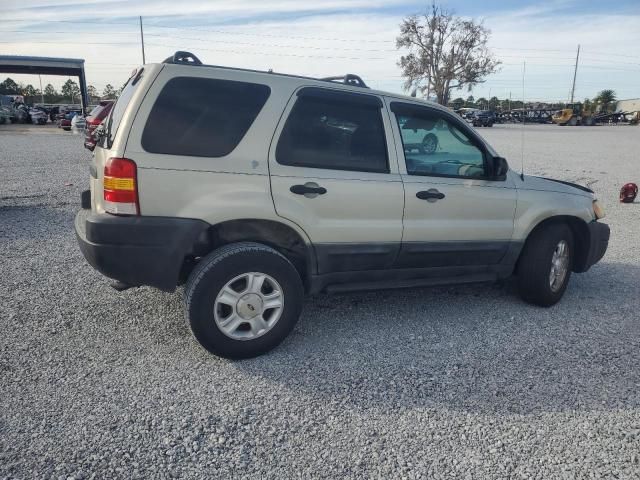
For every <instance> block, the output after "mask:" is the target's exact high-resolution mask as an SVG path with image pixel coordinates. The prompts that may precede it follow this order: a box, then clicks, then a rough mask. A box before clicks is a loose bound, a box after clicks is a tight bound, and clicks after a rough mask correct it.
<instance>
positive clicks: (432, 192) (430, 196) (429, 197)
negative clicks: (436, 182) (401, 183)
mask: <svg viewBox="0 0 640 480" xmlns="http://www.w3.org/2000/svg"><path fill="white" fill-rule="evenodd" d="M416 197H418V198H419V199H420V200H426V201H427V202H437V201H438V200H442V199H443V198H444V197H445V195H444V193H442V192H439V191H438V190H437V189H435V188H430V189H429V190H423V191H421V192H418V193H416Z"/></svg>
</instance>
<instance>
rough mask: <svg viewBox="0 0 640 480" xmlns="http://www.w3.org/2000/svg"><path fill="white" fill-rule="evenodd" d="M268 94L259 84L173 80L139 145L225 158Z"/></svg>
mask: <svg viewBox="0 0 640 480" xmlns="http://www.w3.org/2000/svg"><path fill="white" fill-rule="evenodd" d="M270 93H271V89H270V88H269V87H268V86H267V85H262V84H257V83H246V82H235V81H229V80H218V79H209V78H195V77H176V78H172V79H171V80H169V81H168V82H167V84H166V85H165V86H164V88H163V89H162V91H161V92H160V95H158V98H157V100H156V103H155V104H154V105H153V108H152V109H151V113H150V114H149V118H148V119H147V123H146V125H145V127H144V131H143V133H142V147H143V148H144V149H145V150H146V151H147V152H150V153H162V154H167V155H185V156H195V157H224V156H226V155H228V154H229V153H231V152H232V151H233V150H234V149H235V148H236V147H237V146H238V144H239V143H240V141H241V140H242V138H243V137H244V136H245V134H246V133H247V131H248V130H249V128H250V127H251V125H252V124H253V121H254V120H255V119H256V117H257V116H258V114H259V113H260V110H262V107H263V106H264V104H265V102H266V101H267V99H268V98H269V94H270ZM116 108H118V106H117V105H116Z"/></svg>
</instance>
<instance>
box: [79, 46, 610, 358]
mask: <svg viewBox="0 0 640 480" xmlns="http://www.w3.org/2000/svg"><path fill="white" fill-rule="evenodd" d="M340 78H341V79H342V83H340V82H339V80H337V79H336V77H331V79H312V78H306V77H297V76H293V75H281V74H275V73H271V72H258V71H252V70H241V69H235V68H225V67H216V66H205V65H202V64H201V62H200V61H199V60H198V59H197V58H196V57H195V56H194V55H193V54H190V53H186V52H178V53H176V54H175V55H174V56H173V57H170V58H169V59H167V60H165V62H164V63H163V64H147V65H144V66H143V67H140V68H139V69H138V70H137V71H136V72H134V74H133V75H132V77H131V78H130V79H129V81H128V82H127V84H126V86H125V87H124V90H123V92H122V95H121V96H120V97H119V99H118V101H117V103H116V104H115V106H114V107H113V110H112V112H111V115H110V116H109V119H108V121H107V122H106V126H105V128H104V132H103V134H102V135H101V137H100V139H99V141H98V144H97V146H96V148H95V151H94V155H93V159H92V164H91V167H90V171H91V174H90V190H87V191H85V192H83V194H82V198H81V200H82V207H83V208H82V209H81V210H80V212H79V213H78V215H77V216H76V220H75V230H76V234H77V238H78V243H79V246H80V249H81V251H82V253H83V254H84V256H85V258H86V259H87V261H88V262H89V263H90V264H91V265H92V266H93V267H94V268H96V269H97V270H99V271H100V272H102V273H103V274H104V275H106V276H108V277H111V278H113V279H115V280H116V281H117V282H116V283H115V284H114V286H115V287H116V288H117V289H125V288H129V287H131V286H138V285H149V286H152V287H156V288H159V289H162V290H166V291H172V290H174V289H175V288H176V286H177V285H180V284H185V309H186V314H187V317H188V319H189V323H190V326H191V329H192V331H193V333H194V335H195V337H196V338H197V339H198V341H199V342H200V343H201V344H202V345H203V346H204V347H205V348H206V349H208V350H209V351H211V352H213V353H215V354H217V355H220V356H224V357H228V358H245V357H252V356H256V355H259V354H262V353H265V352H267V351H268V350H270V349H272V348H274V347H275V346H276V345H278V344H279V343H280V342H281V341H282V340H283V339H284V338H285V337H286V336H287V335H288V333H289V332H291V330H292V329H293V327H294V325H295V323H296V322H297V320H298V317H299V315H300V312H301V308H302V302H303V298H304V295H305V293H307V294H315V293H318V292H337V291H350V290H359V289H374V288H396V287H416V286H427V285H440V284H451V283H455V284H462V283H467V282H478V281H496V280H499V279H504V278H507V277H510V276H512V275H516V279H517V285H518V290H519V293H520V295H521V296H522V298H523V299H524V300H525V301H527V302H530V303H532V304H536V305H541V306H550V305H553V304H555V303H556V302H558V301H559V300H560V299H561V298H562V296H563V295H564V293H565V289H566V287H567V284H568V282H569V279H570V277H571V274H572V272H576V273H579V272H585V271H587V270H588V269H589V268H590V267H591V266H592V265H593V264H594V263H596V262H597V261H599V260H600V258H602V256H603V255H604V253H605V251H606V249H607V244H608V239H609V227H608V226H607V225H606V224H603V223H601V222H600V221H599V220H600V219H601V218H602V217H603V216H604V212H603V210H602V207H601V206H600V204H599V203H598V202H597V200H596V196H595V194H594V192H593V191H591V190H590V189H588V188H586V187H583V186H580V185H577V184H573V183H569V182H563V181H559V180H552V179H545V178H541V177H535V176H528V175H520V174H519V173H516V172H513V171H511V170H510V169H509V167H508V164H507V161H506V160H505V159H504V158H502V157H500V156H499V155H498V153H497V152H496V151H495V150H494V149H493V148H492V147H491V146H490V145H489V144H488V143H487V142H486V141H485V140H484V139H483V138H482V137H480V136H479V135H478V134H477V133H476V132H475V130H474V129H473V128H471V127H470V126H469V125H468V124H467V123H466V122H465V121H463V120H462V119H461V118H460V117H459V116H458V115H456V114H454V113H453V112H451V111H449V110H448V109H446V108H443V107H441V106H439V105H436V104H433V103H431V102H428V101H424V100H418V99H416V98H412V97H405V96H401V95H398V94H393V93H386V92H380V91H373V90H369V89H368V88H367V87H366V85H365V83H364V82H363V81H362V80H361V79H360V78H359V77H357V76H355V75H346V76H344V77H340ZM428 133H433V134H434V135H436V136H437V138H438V145H439V148H438V149H437V151H435V152H431V153H426V152H424V151H422V150H421V149H420V148H416V147H415V146H414V140H413V139H414V138H422V137H424V136H425V135H427V134H428Z"/></svg>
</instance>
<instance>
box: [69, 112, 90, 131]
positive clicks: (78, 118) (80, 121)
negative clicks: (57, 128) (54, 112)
mask: <svg viewBox="0 0 640 480" xmlns="http://www.w3.org/2000/svg"><path fill="white" fill-rule="evenodd" d="M86 124H87V123H86V120H85V118H84V115H82V113H78V114H76V115H74V116H73V118H71V127H72V128H77V129H82V130H84V128H85V126H86Z"/></svg>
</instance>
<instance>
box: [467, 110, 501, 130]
mask: <svg viewBox="0 0 640 480" xmlns="http://www.w3.org/2000/svg"><path fill="white" fill-rule="evenodd" d="M471 123H472V124H473V126H474V127H493V124H494V123H496V114H495V113H494V112H492V111H491V110H478V111H476V112H474V113H473V116H472V117H471Z"/></svg>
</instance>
